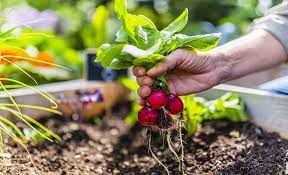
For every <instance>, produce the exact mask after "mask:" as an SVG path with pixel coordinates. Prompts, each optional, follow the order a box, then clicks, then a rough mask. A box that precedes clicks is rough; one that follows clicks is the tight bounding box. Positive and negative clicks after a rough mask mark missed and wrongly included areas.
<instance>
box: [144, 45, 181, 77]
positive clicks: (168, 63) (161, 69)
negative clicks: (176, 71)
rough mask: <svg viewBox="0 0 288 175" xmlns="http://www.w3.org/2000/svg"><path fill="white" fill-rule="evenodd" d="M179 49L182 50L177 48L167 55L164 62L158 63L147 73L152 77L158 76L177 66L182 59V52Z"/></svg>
mask: <svg viewBox="0 0 288 175" xmlns="http://www.w3.org/2000/svg"><path fill="white" fill-rule="evenodd" d="M179 51H180V50H176V51H174V52H172V53H171V54H170V55H168V56H166V57H165V58H164V59H163V61H162V62H160V63H158V64H157V65H156V66H154V67H153V68H151V69H150V70H148V71H147V75H148V76H151V77H157V76H160V75H163V74H165V73H166V72H167V71H169V70H171V69H173V68H175V67H176V66H177V63H179V60H180V59H182V58H181V55H182V54H181V53H180V52H179Z"/></svg>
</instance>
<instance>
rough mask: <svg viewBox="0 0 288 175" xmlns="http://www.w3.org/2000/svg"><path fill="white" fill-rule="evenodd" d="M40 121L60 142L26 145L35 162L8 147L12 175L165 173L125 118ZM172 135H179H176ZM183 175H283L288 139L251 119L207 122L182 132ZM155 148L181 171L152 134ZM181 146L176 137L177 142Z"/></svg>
mask: <svg viewBox="0 0 288 175" xmlns="http://www.w3.org/2000/svg"><path fill="white" fill-rule="evenodd" d="M44 123H45V124H46V125H47V126H48V127H49V128H52V129H53V130H54V131H56V132H57V133H58V134H59V135H60V136H61V137H62V138H63V141H62V142H60V143H50V142H48V141H43V142H42V143H41V144H40V145H38V146H32V145H30V146H28V149H29V151H30V154H31V156H32V160H33V162H34V165H33V164H32V162H31V161H30V160H29V158H28V154H27V152H25V150H24V149H23V148H21V146H7V148H6V149H7V150H8V152H10V153H11V154H12V157H11V160H12V163H13V164H14V165H13V166H10V167H9V170H8V172H7V173H6V174H12V175H33V174H37V175H38V174H39V175H46V174H47V175H58V174H59V175H65V174H67V175H78V174H79V175H90V174H91V175H93V174H97V175H101V174H105V175H106V174H125V175H126V174H128V175H129V174H131V175H132V174H153V175H156V174H165V172H164V170H163V168H162V167H161V166H159V165H158V164H156V162H155V161H154V159H153V158H152V157H151V155H149V154H148V150H147V139H145V128H144V127H142V126H139V125H135V126H133V127H129V126H127V125H125V124H124V122H123V120H121V119H118V118H113V119H110V120H109V122H107V123H109V124H106V125H105V124H101V125H98V126H97V125H95V124H92V123H83V124H81V125H78V123H77V122H73V121H70V120H68V119H65V120H64V119H63V118H61V117H59V118H55V117H54V118H50V119H49V120H47V121H44ZM173 135H177V134H176V133H174V134H173ZM184 141H185V142H186V143H185V163H186V171H187V174H195V175H206V174H207V175H208V174H209V175H210V174H211V175H214V174H221V175H222V174H223V175H226V174H227V175H238V174H239V175H240V174H243V175H250V174H251V175H268V174H271V175H277V174H285V169H286V162H288V153H287V150H288V141H287V140H283V139H281V138H280V137H279V136H278V135H276V134H271V133H265V132H263V131H262V130H261V129H260V128H258V127H256V126H254V125H253V124H250V123H231V122H225V121H217V122H209V123H206V124H204V126H203V128H202V129H201V131H200V132H199V133H197V134H196V136H194V137H192V136H187V135H186V136H185V138H184ZM152 143H153V150H154V152H157V153H156V154H157V156H158V157H159V159H160V160H161V161H163V163H164V164H165V165H167V166H168V168H169V170H170V171H171V174H179V172H178V164H177V162H176V159H175V157H174V156H173V154H172V153H171V152H170V151H169V150H168V149H165V148H166V145H165V144H163V143H162V140H161V137H159V135H158V134H157V133H153V141H152ZM177 145H179V143H178V142H177V141H176V142H175V146H177Z"/></svg>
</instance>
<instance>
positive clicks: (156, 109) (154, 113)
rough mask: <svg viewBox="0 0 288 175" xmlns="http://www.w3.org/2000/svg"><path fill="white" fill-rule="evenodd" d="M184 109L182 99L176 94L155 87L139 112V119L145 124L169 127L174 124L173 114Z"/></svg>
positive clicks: (178, 113) (176, 114) (177, 113)
mask: <svg viewBox="0 0 288 175" xmlns="http://www.w3.org/2000/svg"><path fill="white" fill-rule="evenodd" d="M182 111H183V102H182V100H181V99H180V98H179V97H178V96H177V95H174V94H169V95H168V94H167V93H166V92H165V91H164V90H162V89H153V90H152V92H151V94H150V95H149V96H148V97H147V99H146V106H144V107H143V108H142V109H141V110H140V111H139V113H138V120H139V122H140V123H141V124H142V125H144V126H158V127H159V128H160V129H168V128H170V127H172V126H173V125H174V120H173V116H179V115H180V114H181V112H182Z"/></svg>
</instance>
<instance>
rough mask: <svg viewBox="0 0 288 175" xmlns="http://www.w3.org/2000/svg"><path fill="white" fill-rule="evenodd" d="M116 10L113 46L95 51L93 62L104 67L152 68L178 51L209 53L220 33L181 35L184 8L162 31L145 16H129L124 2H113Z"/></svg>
mask: <svg viewBox="0 0 288 175" xmlns="http://www.w3.org/2000/svg"><path fill="white" fill-rule="evenodd" d="M115 11H116V14H117V16H118V19H119V20H120V21H121V23H122V27H121V28H120V30H119V31H118V32H117V34H116V40H115V41H116V44H103V45H102V46H100V47H99V48H98V51H97V55H98V56H97V58H96V62H101V63H102V65H103V67H105V68H111V69H127V68H129V67H131V66H133V65H136V66H144V67H146V68H151V67H153V66H154V65H155V64H157V63H158V62H160V61H161V60H162V59H163V58H164V57H165V56H167V55H168V54H170V53H171V52H173V51H174V50H175V49H177V48H188V49H194V50H210V49H212V48H214V47H216V46H217V44H218V42H219V41H220V38H221V34H219V33H214V34H206V35H196V36H187V35H184V34H180V33H179V32H181V31H182V30H183V29H184V28H185V26H186V25H187V23H188V10H187V9H185V10H184V12H183V13H182V14H181V15H180V16H179V17H178V18H176V19H175V20H174V21H173V22H172V23H171V24H169V25H168V26H167V27H166V28H164V29H163V30H161V31H159V30H158V29H157V28H156V26H155V25H154V23H153V22H152V21H151V20H150V19H148V18H147V17H145V16H143V15H133V14H130V13H128V12H127V9H126V1H125V0H115Z"/></svg>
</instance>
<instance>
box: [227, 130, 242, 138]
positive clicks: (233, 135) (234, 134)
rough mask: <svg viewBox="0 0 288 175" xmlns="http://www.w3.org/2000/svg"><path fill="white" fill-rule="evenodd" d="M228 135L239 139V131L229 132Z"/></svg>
mask: <svg viewBox="0 0 288 175" xmlns="http://www.w3.org/2000/svg"><path fill="white" fill-rule="evenodd" d="M229 135H230V136H232V137H236V138H238V137H240V133H239V131H231V132H230V133H229Z"/></svg>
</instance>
